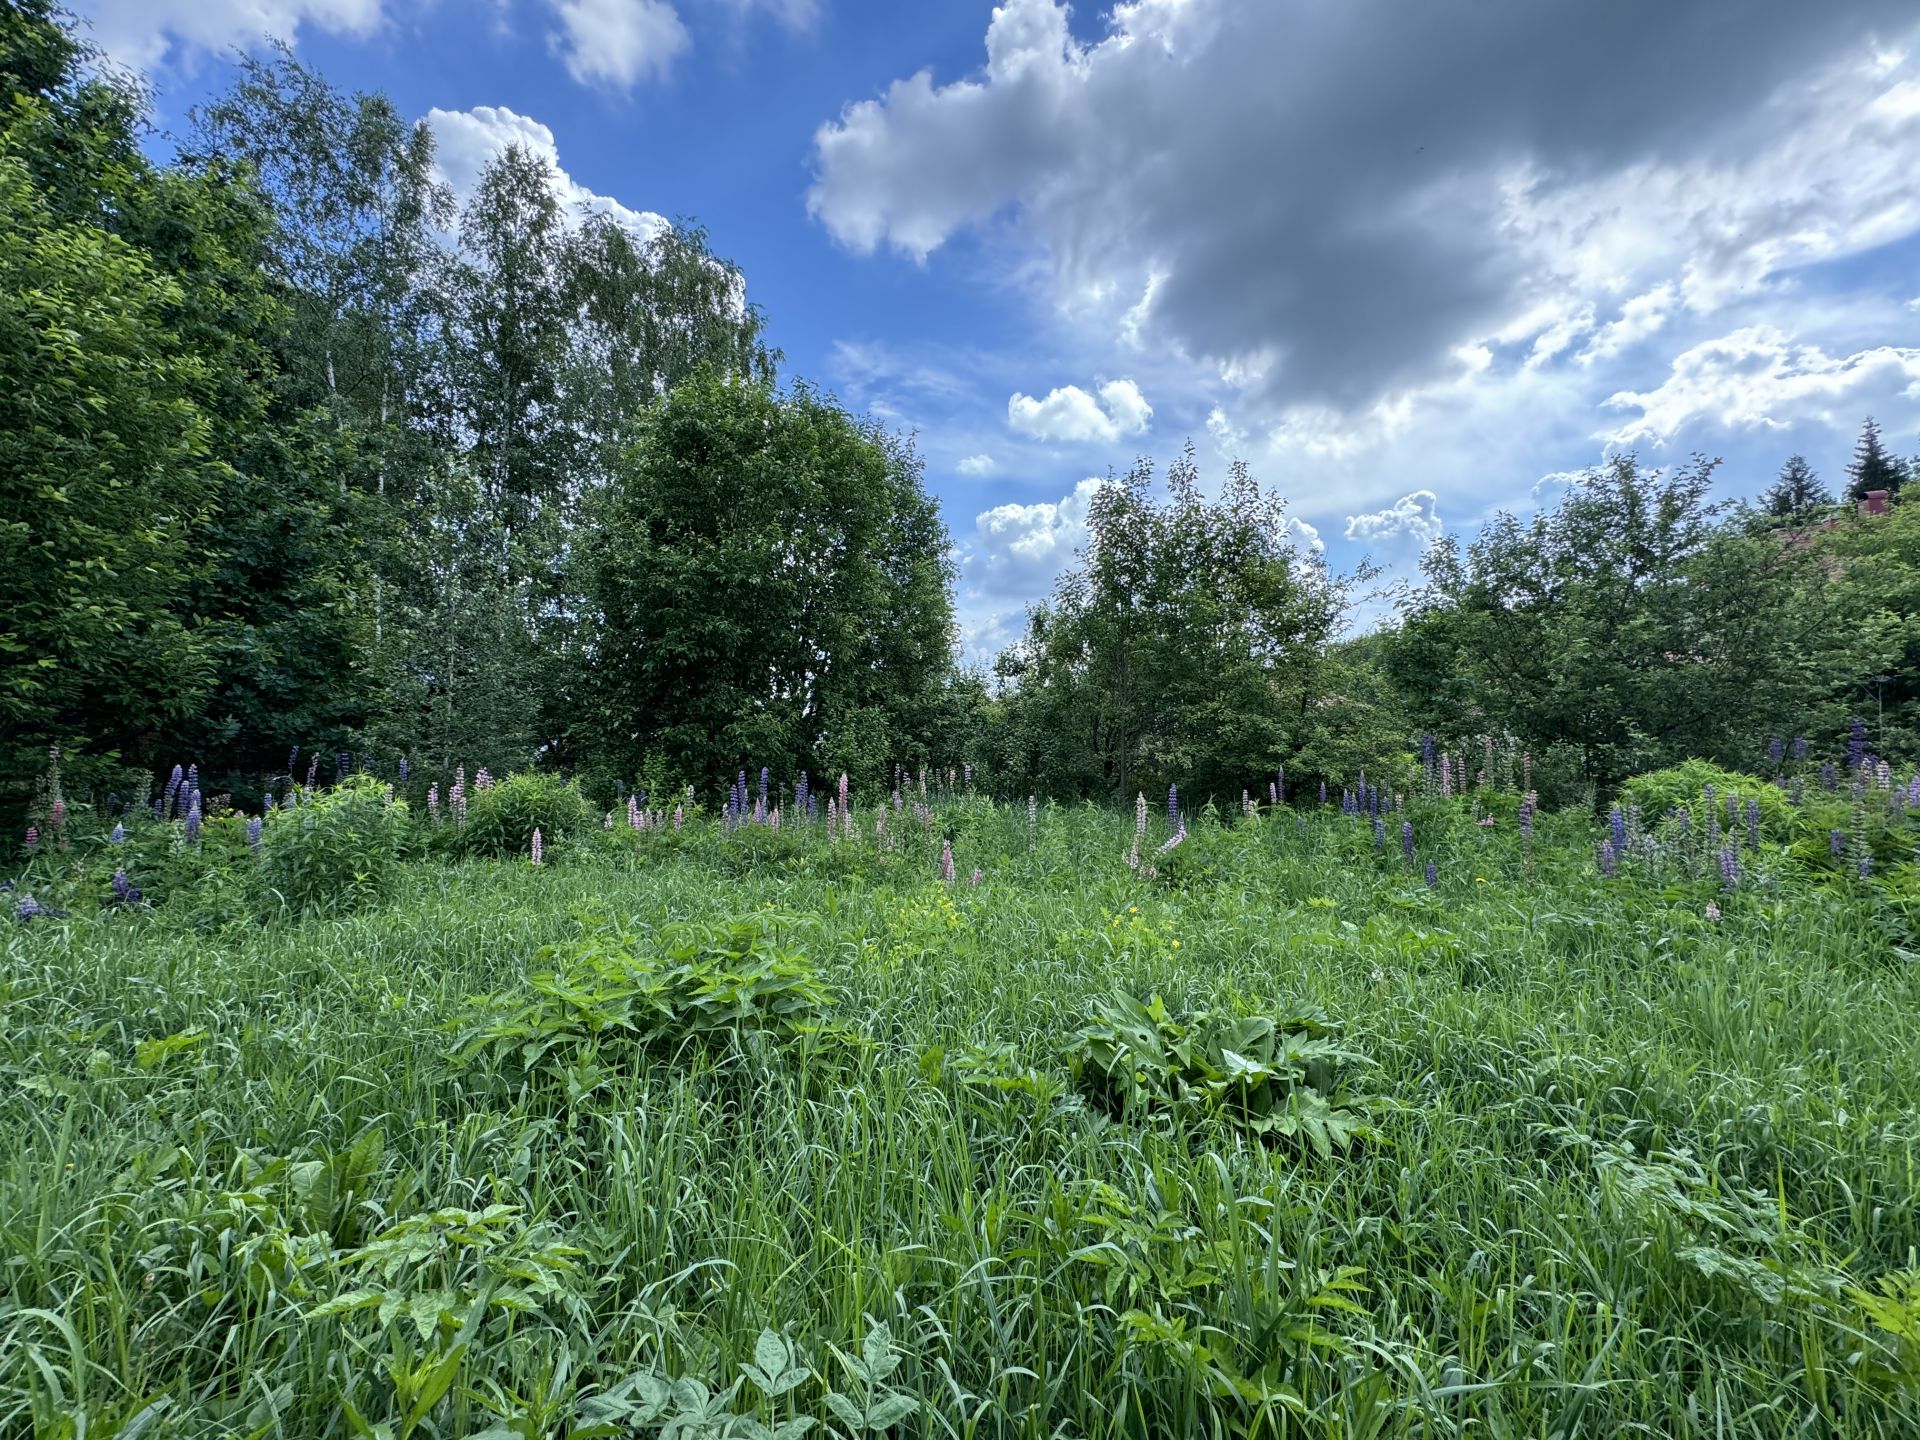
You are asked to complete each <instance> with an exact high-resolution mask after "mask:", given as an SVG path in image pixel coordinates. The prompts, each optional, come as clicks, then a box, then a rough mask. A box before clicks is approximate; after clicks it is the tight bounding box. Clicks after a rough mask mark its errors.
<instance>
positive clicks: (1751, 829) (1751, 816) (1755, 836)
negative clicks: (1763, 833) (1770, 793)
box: [1747, 800, 1760, 850]
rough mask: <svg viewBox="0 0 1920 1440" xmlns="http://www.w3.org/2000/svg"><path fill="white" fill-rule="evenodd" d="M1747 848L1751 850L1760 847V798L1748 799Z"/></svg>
mask: <svg viewBox="0 0 1920 1440" xmlns="http://www.w3.org/2000/svg"><path fill="white" fill-rule="evenodd" d="M1747 848H1748V849H1749V850H1758V849H1759V848H1760V802H1759V801H1758V800H1749V801H1747Z"/></svg>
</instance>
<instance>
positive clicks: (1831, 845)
mask: <svg viewBox="0 0 1920 1440" xmlns="http://www.w3.org/2000/svg"><path fill="white" fill-rule="evenodd" d="M1827 853H1828V854H1829V855H1832V856H1833V857H1834V858H1835V859H1836V860H1837V859H1839V858H1840V856H1842V855H1844V854H1846V853H1847V832H1846V831H1844V830H1829V831H1828V832H1827Z"/></svg>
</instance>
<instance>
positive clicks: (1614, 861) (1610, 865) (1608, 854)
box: [1600, 840, 1620, 879]
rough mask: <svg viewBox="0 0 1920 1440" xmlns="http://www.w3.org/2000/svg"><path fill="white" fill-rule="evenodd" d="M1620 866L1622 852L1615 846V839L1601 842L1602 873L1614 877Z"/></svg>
mask: <svg viewBox="0 0 1920 1440" xmlns="http://www.w3.org/2000/svg"><path fill="white" fill-rule="evenodd" d="M1619 868H1620V852H1619V851H1617V850H1615V849H1614V848H1613V841H1611V840H1602V841H1601V842H1600V873H1601V874H1602V875H1605V876H1606V877H1607V878H1608V879H1612V878H1613V876H1614V874H1615V873H1616V872H1617V871H1618V870H1619Z"/></svg>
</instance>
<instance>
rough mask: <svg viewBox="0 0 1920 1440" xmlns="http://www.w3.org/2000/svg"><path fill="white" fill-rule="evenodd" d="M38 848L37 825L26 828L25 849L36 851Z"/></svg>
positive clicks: (38, 833) (38, 829) (38, 830)
mask: <svg viewBox="0 0 1920 1440" xmlns="http://www.w3.org/2000/svg"><path fill="white" fill-rule="evenodd" d="M39 846H40V827H39V826H38V825H29V826H27V849H29V850H37V849H38V848H39Z"/></svg>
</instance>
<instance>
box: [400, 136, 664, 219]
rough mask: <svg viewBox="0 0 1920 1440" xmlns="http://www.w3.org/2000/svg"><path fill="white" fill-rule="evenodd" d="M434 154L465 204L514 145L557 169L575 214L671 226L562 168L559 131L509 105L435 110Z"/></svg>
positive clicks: (557, 184)
mask: <svg viewBox="0 0 1920 1440" xmlns="http://www.w3.org/2000/svg"><path fill="white" fill-rule="evenodd" d="M427 124H428V125H430V126H431V127H432V128H433V139H434V156H435V162H436V164H437V165H438V166H439V169H440V174H441V177H442V178H443V179H445V180H446V182H447V184H448V185H450V186H452V187H453V193H454V194H455V196H457V197H458V198H459V200H460V201H461V203H462V204H464V203H465V202H466V201H467V200H468V199H469V198H470V197H471V196H472V195H473V192H474V190H475V188H476V187H477V186H478V185H479V183H480V176H481V174H482V172H484V171H485V170H486V168H487V166H488V164H489V163H491V162H492V161H493V159H494V158H495V157H496V156H498V155H500V154H501V153H502V152H504V151H505V150H506V149H507V148H508V147H509V146H513V145H517V146H519V147H520V148H521V149H522V150H524V151H526V152H527V153H529V154H531V155H534V156H537V157H538V158H540V159H542V160H545V161H546V162H547V164H548V166H549V167H551V169H552V171H553V188H554V194H555V196H556V197H558V199H559V201H560V203H561V205H562V206H563V207H564V208H565V209H566V211H567V213H568V214H569V215H570V216H577V215H579V214H581V213H583V212H589V213H595V214H606V215H611V216H612V217H613V218H614V219H616V220H618V221H620V222H621V223H622V224H623V225H626V226H627V227H628V228H630V229H632V230H634V231H635V232H637V233H639V234H641V235H653V234H657V233H658V232H660V231H662V230H665V229H667V228H669V227H668V223H667V221H666V219H665V218H664V217H662V216H659V215H656V214H654V213H653V212H652V211H650V210H630V209H628V208H627V207H626V206H625V205H622V204H621V203H620V202H619V201H618V200H615V199H612V198H610V197H609V196H606V195H597V194H595V193H594V192H593V191H591V190H589V189H588V188H587V187H586V186H584V185H582V184H580V183H579V182H578V181H576V180H575V179H574V178H573V177H572V176H571V175H569V174H567V172H566V171H565V170H563V169H562V168H561V167H560V147H559V146H558V145H557V144H555V143H554V138H553V131H551V130H549V129H548V128H547V127H546V126H545V125H542V124H541V123H540V122H539V121H538V120H535V119H533V118H531V117H530V116H526V115H518V114H515V113H514V112H513V111H512V110H509V109H507V108H506V107H505V106H504V105H476V106H474V108H473V109H471V110H438V109H436V110H429V111H428V112H427Z"/></svg>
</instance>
